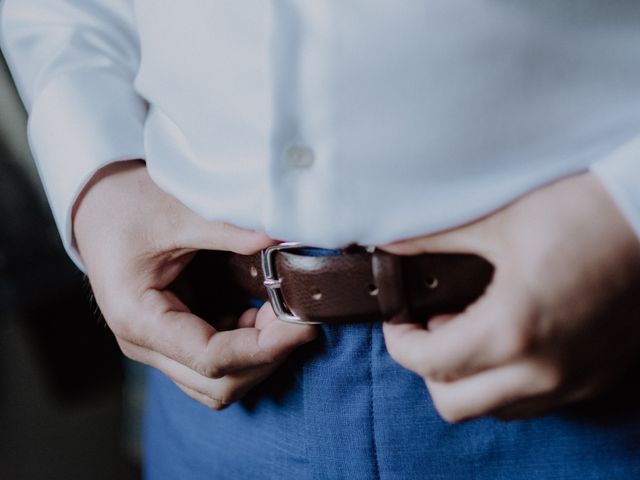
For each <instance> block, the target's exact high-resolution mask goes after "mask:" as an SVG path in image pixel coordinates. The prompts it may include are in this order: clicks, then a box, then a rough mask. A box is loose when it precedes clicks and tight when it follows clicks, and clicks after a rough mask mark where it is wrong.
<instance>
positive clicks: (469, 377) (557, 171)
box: [3, 0, 640, 478]
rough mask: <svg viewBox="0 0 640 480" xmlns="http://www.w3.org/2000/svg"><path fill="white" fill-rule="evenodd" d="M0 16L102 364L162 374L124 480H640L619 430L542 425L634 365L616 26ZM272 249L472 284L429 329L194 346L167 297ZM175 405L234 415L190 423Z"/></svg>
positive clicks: (290, 11) (381, 11)
mask: <svg viewBox="0 0 640 480" xmlns="http://www.w3.org/2000/svg"><path fill="white" fill-rule="evenodd" d="M3 13H4V14H3V33H4V42H5V50H6V52H7V54H8V57H9V60H10V63H11V64H12V66H13V69H14V72H15V75H16V77H17V80H18V84H19V85H20V89H21V91H22V94H23V97H24V99H25V103H26V104H27V107H28V108H29V110H30V112H31V118H30V136H31V142H32V148H33V150H34V153H35V155H36V157H37V158H38V160H39V166H40V169H41V172H42V175H43V178H44V179H45V183H46V185H47V190H48V194H49V197H50V200H51V203H52V205H53V208H54V211H55V212H56V215H57V219H58V222H59V225H60V228H61V232H62V234H63V237H64V238H65V240H66V243H67V246H68V247H69V251H70V253H71V255H72V256H74V258H75V259H76V261H78V263H79V264H81V265H83V266H84V268H85V269H86V272H87V275H88V276H89V278H90V280H91V284H92V286H93V289H94V292H95V295H96V299H97V301H98V303H99V305H100V307H101V309H102V311H103V313H104V315H105V318H106V320H107V322H108V323H109V325H110V327H111V328H112V330H113V331H114V334H115V335H116V337H117V339H118V342H119V344H120V346H121V347H122V349H123V351H124V352H125V354H127V355H128V356H130V357H131V358H134V359H136V360H139V361H142V362H144V363H146V364H149V365H151V366H153V367H155V368H156V369H157V371H159V372H162V374H160V373H157V372H154V373H152V374H151V377H150V381H149V382H150V383H149V387H148V388H149V403H148V406H147V436H146V442H147V443H146V451H147V454H146V455H147V456H146V467H147V476H148V477H149V478H294V477H301V478H307V477H309V478H340V477H352V478H415V477H434V478H469V477H474V476H475V477H477V478H513V477H518V478H539V477H543V478H551V477H556V478H584V477H588V476H591V477H592V478H635V477H637V475H638V474H639V473H640V456H639V455H638V451H637V449H638V445H640V428H639V427H640V424H639V423H638V422H639V421H640V419H638V412H637V408H628V407H627V408H625V407H624V406H623V405H621V404H619V403H615V402H614V403H610V404H608V405H606V406H603V404H602V403H598V402H595V407H593V408H594V409H593V410H587V412H586V413H585V414H584V416H582V417H581V416H579V415H578V412H579V411H580V412H582V411H583V410H576V409H577V407H573V408H569V409H568V410H558V409H559V408H560V407H563V406H565V405H568V404H573V403H575V402H578V401H585V400H594V401H595V399H596V398H597V397H598V396H599V395H600V394H602V393H604V392H607V391H611V390H610V389H611V388H612V386H613V385H614V384H616V383H617V382H619V380H620V378H621V377H622V376H623V375H624V374H626V373H627V372H628V371H629V370H630V369H631V367H632V366H633V364H634V363H635V362H636V361H637V360H638V344H639V343H640V332H639V328H640V327H638V326H637V323H638V322H637V321H636V319H637V316H638V309H639V308H640V306H639V304H638V301H637V299H636V298H635V293H636V292H637V291H638V285H639V282H640V250H639V248H638V241H637V236H636V234H637V232H638V231H640V228H639V226H640V198H639V197H638V192H639V191H640V190H639V189H638V185H639V184H640V172H639V170H638V164H639V162H638V161H637V158H636V155H637V154H638V150H639V146H640V142H639V141H638V140H637V135H638V126H639V125H640V113H638V112H640V109H639V108H638V107H640V105H638V103H640V96H639V95H638V85H640V83H639V82H638V80H640V69H639V68H638V66H637V61H636V60H637V53H639V52H636V51H635V50H636V49H637V48H638V47H637V45H640V42H638V41H637V40H638V39H637V38H635V37H636V36H637V35H639V34H638V33H637V30H638V29H637V26H638V23H639V22H640V7H639V6H637V4H636V2H632V1H631V0H628V1H621V2H617V3H616V4H615V5H611V4H608V5H606V6H604V5H603V4H601V2H595V1H590V2H581V3H580V4H579V5H578V4H576V3H574V2H567V3H566V4H561V5H559V4H557V2H531V3H529V4H524V3H520V4H509V5H505V4H497V3H495V2H494V3H490V4H488V3H478V2H470V1H459V2H439V1H429V2H417V1H410V2H404V3H402V4H398V3H397V2H393V3H392V2H359V1H353V2H315V3H313V4H312V3H311V2H299V1H282V2H273V3H264V2H254V3H251V5H246V4H242V5H240V4H238V2H235V3H233V4H229V3H222V2H216V3H207V4H206V5H204V4H202V3H199V2H195V1H189V2H159V1H158V0H155V1H150V0H146V1H145V0H138V1H133V2H131V1H126V0H120V1H117V2H116V1H110V2H108V4H107V2H100V1H98V0H93V1H87V0H84V1H82V2H81V1H77V2H67V3H65V4H54V3H51V2H48V1H46V0H30V1H29V2H27V1H25V0H20V1H18V0H7V1H6V2H5V8H4V12H3ZM139 159H144V160H145V162H142V161H140V160H139ZM634 231H635V233H634ZM274 239H284V240H297V241H301V242H304V243H305V244H308V245H313V246H316V247H325V248H336V247H345V246H346V245H348V244H351V243H359V244H361V245H368V246H371V245H374V246H377V247H379V248H380V249H382V250H386V251H388V252H392V253H394V254H397V255H403V256H409V255H415V254H421V253H424V252H429V253H436V252H446V253H472V254H477V255H480V256H482V257H484V258H485V259H487V260H488V261H489V262H491V264H492V265H493V267H494V268H495V273H494V276H493V280H492V282H491V284H490V286H489V288H488V290H487V291H486V293H485V294H484V295H483V296H482V297H481V298H479V299H478V300H477V301H476V302H475V303H474V304H473V305H471V306H470V307H469V308H467V309H466V310H465V311H464V312H463V313H461V314H454V315H438V316H436V317H434V318H431V319H430V321H429V329H428V330H427V329H426V321H427V320H428V319H427V318H424V319H418V320H419V321H420V323H404V322H402V321H400V322H389V323H386V324H385V325H384V331H382V327H381V325H380V324H379V323H361V324H341V325H334V326H323V327H321V328H315V327H312V326H310V325H304V326H300V325H289V324H286V323H284V322H281V321H279V320H277V319H276V317H275V315H274V313H273V311H272V309H271V307H270V306H269V305H268V304H267V305H265V306H263V307H261V308H260V309H259V310H255V309H249V310H247V311H246V312H245V313H243V314H242V315H240V316H239V318H238V319H237V325H236V328H235V329H231V330H225V331H218V330H216V329H215V328H214V327H213V326H211V325H209V324H208V323H206V322H204V321H203V320H202V319H200V318H198V317H197V316H195V315H194V314H193V313H191V312H190V310H189V308H188V307H187V306H186V305H185V304H184V303H183V302H182V301H181V299H179V298H178V297H177V296H176V295H175V292H174V291H172V290H171V289H170V288H169V286H170V285H171V284H172V282H173V280H174V279H175V278H176V277H177V276H178V275H179V273H180V272H181V271H182V270H183V269H184V268H185V266H186V265H187V264H188V263H189V261H190V260H191V259H192V257H193V254H194V252H195V251H197V250H201V249H206V250H231V251H234V252H238V253H241V254H250V253H253V252H256V251H259V250H261V249H263V248H265V247H268V246H270V245H272V244H274V243H276V240H274ZM407 239H408V240H407ZM212 275H215V272H212ZM429 283H430V284H431V286H436V284H435V283H433V282H429ZM373 287H374V288H373V289H372V290H371V293H372V294H373V295H376V294H377V290H376V287H377V286H376V285H373ZM427 287H429V285H427ZM320 293H321V292H320ZM309 295H310V296H311V297H313V295H316V296H317V295H318V292H315V291H309ZM317 298H320V297H317ZM392 320H406V319H405V318H396V319H392ZM314 339H315V341H313V342H311V341H312V340H314ZM307 342H311V343H309V345H308V346H305V347H302V348H299V347H301V346H302V345H303V344H306V343H307ZM385 344H386V348H388V350H389V353H390V355H391V356H392V357H393V358H395V359H396V360H397V361H398V362H399V363H400V364H401V365H403V366H404V367H406V369H403V368H401V367H400V366H399V365H398V364H396V363H395V362H394V361H393V360H392V359H391V358H390V357H389V355H388V354H387V352H386V349H385ZM278 366H280V368H278ZM276 369H277V371H276ZM416 374H417V375H416ZM272 375H275V376H272ZM168 379H170V380H171V381H172V382H173V383H171V382H170V381H169V380H168ZM623 383H624V382H623ZM258 384H260V387H258V388H255V389H254V388H253V387H255V386H256V385H258ZM425 384H426V386H427V389H428V391H427V389H425V388H424V385H425ZM174 385H175V386H174ZM176 386H177V387H176ZM178 389H179V390H178ZM252 389H253V390H252ZM180 390H181V391H182V392H184V393H185V394H186V395H187V396H189V397H191V398H193V399H195V400H197V401H198V402H200V404H204V405H207V406H210V407H213V408H214V409H222V408H223V407H227V406H228V405H229V404H231V403H234V402H236V401H237V400H239V399H241V398H242V397H243V396H245V395H247V396H246V397H245V400H244V401H243V402H241V403H239V404H238V403H236V404H234V405H232V406H229V407H228V408H226V409H224V410H223V411H221V412H211V411H210V410H208V409H206V408H205V407H203V406H202V405H200V404H198V403H195V402H192V401H190V400H189V399H188V398H187V396H185V395H184V394H183V393H182V392H180ZM248 392H250V393H248ZM583 405H584V404H583ZM549 412H551V414H550V415H547V416H542V417H538V416H539V415H543V414H546V413H549ZM583 413H584V412H583ZM438 414H439V415H440V416H441V417H443V418H444V419H445V420H448V421H450V422H459V421H462V420H466V419H471V418H475V417H483V418H481V419H479V420H474V421H471V422H466V423H462V424H460V425H451V424H449V423H447V422H446V421H444V420H442V418H440V417H439V415H438ZM487 416H497V417H500V418H509V419H514V418H526V417H531V416H534V417H536V418H534V419H531V420H519V421H516V422H512V423H501V422H496V421H494V420H493V419H492V418H491V417H487Z"/></svg>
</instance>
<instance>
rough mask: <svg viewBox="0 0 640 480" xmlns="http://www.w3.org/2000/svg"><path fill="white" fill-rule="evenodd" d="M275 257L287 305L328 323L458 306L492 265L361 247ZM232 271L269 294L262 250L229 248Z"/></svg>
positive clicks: (261, 294)
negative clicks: (242, 252) (244, 251)
mask: <svg viewBox="0 0 640 480" xmlns="http://www.w3.org/2000/svg"><path fill="white" fill-rule="evenodd" d="M274 263H275V270H276V274H277V277H278V279H279V280H280V281H281V294H282V298H283V300H284V303H285V306H286V307H287V308H288V310H290V311H291V312H292V313H293V314H295V315H297V316H298V317H300V318H301V319H302V320H304V321H309V322H322V323H327V324H340V323H354V322H371V321H381V320H390V319H392V320H393V321H398V322H406V321H416V322H424V321H427V320H428V319H429V317H431V316H433V315H436V314H442V313H455V312H460V311H462V310H464V309H465V308H466V307H467V306H468V305H469V304H471V303H473V302H474V301H475V300H476V299H477V298H479V297H480V296H481V295H482V294H483V293H484V291H485V289H486V288H487V286H488V285H489V283H490V282H491V279H492V278H493V272H494V267H493V265H492V264H491V263H489V262H488V261H487V260H485V259H484V258H482V257H480V256H478V255H473V254H460V253H437V254H436V253H433V254H432V253H430V254H422V255H416V256H397V255H392V254H390V253H387V252H383V251H378V250H375V251H373V252H369V251H367V250H365V249H364V248H359V247H354V248H347V249H344V250H341V251H339V252H338V253H337V254H333V255H320V256H315V255H309V254H308V249H302V248H301V249H293V250H282V251H279V252H277V253H276V254H275V257H274ZM230 273H231V276H232V278H233V281H234V282H235V283H236V284H237V285H238V286H239V287H240V288H242V289H243V290H244V291H245V292H246V293H248V294H249V295H251V296H252V297H256V298H260V299H264V300H266V299H267V298H268V297H267V291H266V289H265V287H264V284H263V282H264V275H263V271H262V262H261V258H260V255H252V256H243V255H231V257H230Z"/></svg>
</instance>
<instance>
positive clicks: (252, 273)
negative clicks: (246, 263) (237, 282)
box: [249, 265, 258, 278]
mask: <svg viewBox="0 0 640 480" xmlns="http://www.w3.org/2000/svg"><path fill="white" fill-rule="evenodd" d="M249 273H250V274H251V276H252V277H253V278H256V277H257V276H258V269H257V268H256V267H254V266H253V265H251V268H250V269H249Z"/></svg>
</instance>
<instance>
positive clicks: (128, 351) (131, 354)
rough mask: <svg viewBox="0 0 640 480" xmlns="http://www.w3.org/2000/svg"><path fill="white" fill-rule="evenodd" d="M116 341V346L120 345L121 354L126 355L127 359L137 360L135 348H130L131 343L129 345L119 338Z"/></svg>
mask: <svg viewBox="0 0 640 480" xmlns="http://www.w3.org/2000/svg"><path fill="white" fill-rule="evenodd" d="M117 342H118V346H119V347H120V351H121V352H122V354H123V355H124V356H125V357H127V358H128V359H129V360H135V361H137V360H138V358H137V355H136V354H135V349H134V348H132V346H131V345H129V344H128V343H126V342H121V341H119V340H117Z"/></svg>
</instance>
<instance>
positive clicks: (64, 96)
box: [0, 0, 147, 268]
mask: <svg viewBox="0 0 640 480" xmlns="http://www.w3.org/2000/svg"><path fill="white" fill-rule="evenodd" d="M132 4H133V2H132V0H68V1H51V0H4V2H3V4H2V5H1V6H2V12H1V18H0V21H1V25H0V32H2V38H1V42H2V49H3V52H4V55H5V58H6V60H7V63H8V65H9V68H10V70H11V72H12V75H13V77H14V80H15V82H16V86H17V88H18V91H19V93H20V96H21V97H22V101H23V102H24V104H25V106H26V108H27V111H28V113H29V122H28V135H29V143H30V146H31V150H32V152H33V155H34V158H35V160H36V164H37V166H38V170H39V173H40V176H41V178H42V181H43V183H44V187H45V191H46V193H47V197H48V199H49V203H50V205H51V209H52V210H53V214H54V217H55V220H56V223H57V225H58V229H59V230H60V233H61V236H62V239H63V242H64V244H65V248H66V249H67V252H68V253H69V255H70V256H71V258H72V259H73V260H74V262H75V263H76V265H78V267H80V268H82V265H81V262H80V259H79V256H78V253H77V250H76V248H75V246H74V243H73V235H72V230H71V229H72V225H71V211H72V208H73V204H74V202H75V200H76V198H77V196H78V195H79V193H80V192H81V191H82V189H83V187H84V186H85V184H86V183H87V182H88V180H89V179H90V178H91V177H92V176H93V175H94V173H95V172H96V171H97V170H99V169H100V168H101V167H103V166H105V165H107V164H109V163H112V162H116V161H121V160H131V159H137V158H144V148H143V125H144V119H145V116H146V110H147V106H146V104H145V102H144V100H143V99H142V98H141V97H140V96H139V95H138V94H137V93H136V91H135V88H134V79H135V75H136V72H137V70H138V66H139V58H140V55H139V45H138V40H137V35H136V29H135V21H134V12H133V6H132Z"/></svg>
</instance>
